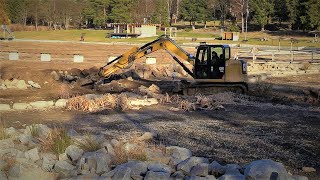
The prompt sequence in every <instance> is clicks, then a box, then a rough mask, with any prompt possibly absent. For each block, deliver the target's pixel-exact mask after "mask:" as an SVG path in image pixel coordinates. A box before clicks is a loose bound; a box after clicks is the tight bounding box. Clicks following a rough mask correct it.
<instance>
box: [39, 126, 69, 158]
mask: <svg viewBox="0 0 320 180" xmlns="http://www.w3.org/2000/svg"><path fill="white" fill-rule="evenodd" d="M38 140H39V141H40V144H41V151H43V152H54V153H55V154H57V155H59V154H61V153H63V152H64V151H65V150H66V148H67V147H68V146H70V145H71V138H70V137H69V136H68V134H67V130H66V129H64V128H54V129H53V130H52V131H51V133H50V134H49V135H48V137H47V138H38Z"/></svg>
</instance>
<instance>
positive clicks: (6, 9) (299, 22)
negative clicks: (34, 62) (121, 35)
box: [0, 0, 320, 31]
mask: <svg viewBox="0 0 320 180" xmlns="http://www.w3.org/2000/svg"><path fill="white" fill-rule="evenodd" d="M319 9H320V1H319V0H0V24H9V23H12V24H23V25H34V26H35V27H36V28H37V27H38V26H39V25H41V26H48V27H49V28H52V29H57V28H64V29H69V28H70V26H72V27H74V28H78V27H87V28H92V27H94V28H100V27H105V26H106V24H107V23H157V24H162V25H164V26H170V25H172V23H174V22H176V21H177V20H178V21H179V20H183V21H188V22H190V26H191V27H192V28H195V24H196V22H201V23H203V24H204V26H206V22H208V21H212V20H219V22H220V24H219V25H220V27H225V22H226V21H229V22H231V24H233V25H234V26H233V27H234V28H235V29H237V28H239V30H240V31H245V24H246V23H245V22H248V23H249V25H250V26H256V27H258V28H260V29H261V30H264V29H265V28H266V27H268V25H270V24H275V23H276V24H278V25H279V26H281V25H286V27H287V28H288V29H292V30H314V29H319V30H320V13H319V12H318V11H319ZM228 24H230V23H228Z"/></svg>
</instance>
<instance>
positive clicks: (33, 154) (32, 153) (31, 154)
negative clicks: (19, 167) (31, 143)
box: [24, 148, 40, 162]
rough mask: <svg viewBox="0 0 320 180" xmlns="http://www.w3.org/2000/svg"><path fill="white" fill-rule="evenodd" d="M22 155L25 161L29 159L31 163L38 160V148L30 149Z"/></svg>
mask: <svg viewBox="0 0 320 180" xmlns="http://www.w3.org/2000/svg"><path fill="white" fill-rule="evenodd" d="M24 155H25V157H26V158H27V159H30V160H31V161H33V162H35V161H37V160H39V159H40V156H39V152H38V148H33V149H30V150H29V151H27V152H25V153H24Z"/></svg>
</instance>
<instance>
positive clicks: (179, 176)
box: [171, 171, 185, 180]
mask: <svg viewBox="0 0 320 180" xmlns="http://www.w3.org/2000/svg"><path fill="white" fill-rule="evenodd" d="M184 177H185V175H184V173H183V172H182V171H176V172H174V173H173V174H172V175H171V178H172V179H177V180H182V179H184Z"/></svg>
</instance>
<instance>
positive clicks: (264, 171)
mask: <svg viewBox="0 0 320 180" xmlns="http://www.w3.org/2000/svg"><path fill="white" fill-rule="evenodd" d="M244 175H245V177H246V179H250V178H251V179H259V180H270V177H273V178H275V179H288V173H287V171H286V169H285V167H284V166H283V164H281V163H278V162H274V161H272V160H269V159H266V160H257V161H253V162H251V163H250V164H248V165H246V166H245V171H244Z"/></svg>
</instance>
